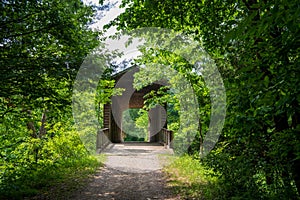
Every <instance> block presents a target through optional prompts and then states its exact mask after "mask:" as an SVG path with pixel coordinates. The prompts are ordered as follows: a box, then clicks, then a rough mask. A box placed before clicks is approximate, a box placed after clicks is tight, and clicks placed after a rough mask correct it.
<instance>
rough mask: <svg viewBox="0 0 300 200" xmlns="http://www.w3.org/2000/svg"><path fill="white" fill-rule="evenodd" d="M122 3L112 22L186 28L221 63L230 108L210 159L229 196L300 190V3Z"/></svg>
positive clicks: (281, 194)
mask: <svg viewBox="0 0 300 200" xmlns="http://www.w3.org/2000/svg"><path fill="white" fill-rule="evenodd" d="M125 5H127V6H128V8H127V9H126V12H125V13H123V14H121V15H120V16H119V17H118V19H117V20H115V21H114V22H113V23H111V24H112V25H113V24H114V25H118V27H119V28H120V29H135V28H138V27H153V26H154V27H162V28H171V29H174V30H177V31H180V32H184V33H186V34H189V35H191V36H194V38H195V40H199V41H201V42H203V44H204V47H205V49H206V51H207V52H208V53H209V54H210V55H211V56H212V57H213V58H214V59H215V61H216V62H217V64H218V67H219V71H220V72H221V73H222V76H223V79H224V82H225V84H226V90H227V97H228V114H227V117H226V118H227V120H226V125H225V128H224V132H223V134H222V137H221V141H220V142H219V145H218V147H217V148H215V151H214V152H212V153H211V155H210V156H211V158H212V159H210V161H209V162H210V163H211V166H212V167H213V168H215V169H216V170H219V171H220V173H221V174H222V175H221V178H222V179H223V181H224V182H223V183H224V184H223V186H225V187H227V188H228V190H225V191H228V192H227V193H226V195H227V197H228V198H230V197H234V196H236V197H240V198H241V197H244V198H295V196H297V195H298V194H299V191H300V181H299V180H300V179H299V177H300V176H299V172H298V171H297V169H299V166H300V165H299V162H300V157H299V139H300V135H299V133H300V131H299V130H300V129H299V128H300V125H299V118H300V117H299V116H300V115H299V113H300V108H299V102H300V99H299V92H300V91H299V84H300V82H299V78H297V74H300V73H299V67H298V66H299V42H300V40H299V17H298V16H299V12H300V10H299V7H298V2H297V1H295V0H293V1H256V0H253V1H252V0H251V1H194V0H189V1H187V0H184V1H176V0H175V1H174V0H172V1H171V0H166V1H159V0H155V1H151V2H150V1H130V0H127V1H123V6H125ZM296 188H297V189H296ZM241 191H246V192H241Z"/></svg>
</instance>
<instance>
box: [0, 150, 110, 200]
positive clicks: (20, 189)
mask: <svg viewBox="0 0 300 200" xmlns="http://www.w3.org/2000/svg"><path fill="white" fill-rule="evenodd" d="M104 160H105V157H104V156H103V155H98V156H96V157H95V156H87V157H83V158H80V159H77V160H74V159H73V160H71V159H70V160H66V161H64V162H63V163H62V164H58V165H51V166H46V167H44V168H39V169H38V170H35V171H28V172H27V173H26V172H25V173H26V174H24V175H23V176H22V178H20V179H19V180H18V182H16V183H15V188H12V187H11V188H7V190H6V191H5V193H3V192H0V199H36V198H38V199H57V200H59V199H69V198H68V197H69V196H70V195H72V194H73V192H74V191H76V190H78V189H79V188H80V187H82V186H84V185H85V184H86V182H87V181H88V178H89V177H90V176H91V175H93V174H95V172H96V170H97V169H98V168H99V167H100V166H101V165H102V163H103V162H104ZM1 193H2V194H1Z"/></svg>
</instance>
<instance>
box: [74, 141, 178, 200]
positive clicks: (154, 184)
mask: <svg viewBox="0 0 300 200" xmlns="http://www.w3.org/2000/svg"><path fill="white" fill-rule="evenodd" d="M105 153H106V154H107V157H108V158H107V161H106V163H105V165H104V167H103V168H101V169H99V171H98V172H97V173H96V174H95V176H94V177H93V178H92V179H91V181H90V182H89V183H88V184H87V185H86V187H85V188H83V189H82V190H81V191H78V192H77V193H76V194H74V195H73V196H72V198H71V199H75V200H90V199H91V200H93V199H110V200H113V199H114V200H140V199H141V200H152V199H165V200H167V199H169V200H175V199H178V198H177V197H175V196H174V195H173V194H172V192H171V191H170V188H167V187H166V182H165V179H164V177H163V174H162V172H161V168H162V167H163V165H164V164H165V163H167V160H166V156H160V154H170V153H172V151H170V150H167V149H163V147H162V146H159V145H156V146H149V144H148V145H147V144H125V145H124V144H120V145H113V146H112V147H111V148H110V149H108V150H106V152H105ZM162 158H164V159H162Z"/></svg>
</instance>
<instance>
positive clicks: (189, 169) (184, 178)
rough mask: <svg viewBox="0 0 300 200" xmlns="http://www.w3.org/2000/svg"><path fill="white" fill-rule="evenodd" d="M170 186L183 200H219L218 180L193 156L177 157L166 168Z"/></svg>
mask: <svg viewBox="0 0 300 200" xmlns="http://www.w3.org/2000/svg"><path fill="white" fill-rule="evenodd" d="M164 172H165V173H166V174H167V176H168V186H169V187H171V188H172V189H173V190H174V191H175V193H176V194H178V195H180V197H181V198H183V199H218V198H217V197H218V196H219V192H220V191H219V188H218V179H217V178H216V177H215V176H213V175H212V174H214V172H213V171H212V170H209V169H208V168H207V167H206V166H205V165H203V164H201V163H200V162H199V160H197V159H193V158H192V157H191V156H187V155H185V156H182V157H177V158H175V160H174V161H173V162H172V163H171V164H170V165H168V166H166V167H165V168H164Z"/></svg>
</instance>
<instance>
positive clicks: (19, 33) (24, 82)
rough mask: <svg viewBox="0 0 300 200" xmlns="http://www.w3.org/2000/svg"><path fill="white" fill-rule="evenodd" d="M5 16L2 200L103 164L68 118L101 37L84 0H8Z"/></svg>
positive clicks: (0, 57) (0, 38)
mask: <svg viewBox="0 0 300 200" xmlns="http://www.w3.org/2000/svg"><path fill="white" fill-rule="evenodd" d="M0 11H1V12H0V13H1V14H0V20H1V25H0V27H1V33H0V48H1V54H0V71H1V73H0V84H1V91H0V158H1V160H0V194H1V195H0V198H1V199H2V198H8V199H22V198H23V197H25V196H31V195H34V194H36V193H37V192H40V191H41V189H42V190H47V189H49V187H52V186H54V185H55V184H56V183H58V182H63V180H67V177H68V176H70V178H75V177H76V176H77V175H76V172H77V173H78V175H79V174H81V175H84V174H87V173H92V171H93V170H94V169H95V167H96V166H97V165H98V164H97V161H96V159H95V158H93V157H91V156H90V155H89V154H88V152H87V150H86V148H85V147H84V146H83V144H82V142H81V140H80V138H79V136H78V133H77V132H76V131H75V130H74V128H73V127H72V126H73V124H74V122H73V121H72V118H71V102H72V99H71V95H72V86H73V81H74V78H75V75H76V73H77V70H78V69H79V67H80V65H81V62H82V61H83V59H84V57H85V56H86V55H87V54H88V53H89V51H90V50H91V49H93V48H94V47H95V46H97V45H98V44H99V42H98V40H97V36H98V33H95V32H92V31H91V30H89V29H88V26H87V25H88V24H89V23H90V22H91V20H92V16H93V12H94V10H93V8H92V7H90V6H85V5H84V4H83V3H82V2H81V1H80V0H71V1H56V0H54V1H52V0H51V1H48V0H42V1H3V2H1V6H0ZM93 100H94V99H93ZM68 181H69V182H70V180H68ZM57 192H59V191H57Z"/></svg>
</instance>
